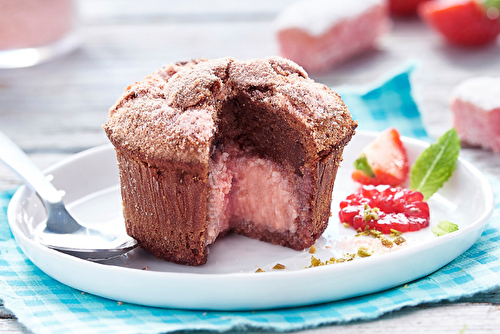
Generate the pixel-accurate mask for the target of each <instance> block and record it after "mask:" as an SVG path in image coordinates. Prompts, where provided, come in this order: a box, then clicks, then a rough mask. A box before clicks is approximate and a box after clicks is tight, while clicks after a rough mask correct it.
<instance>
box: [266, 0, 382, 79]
mask: <svg viewBox="0 0 500 334" xmlns="http://www.w3.org/2000/svg"><path fill="white" fill-rule="evenodd" d="M275 24H276V36H277V40H278V44H279V48H280V54H281V56H283V57H286V58H289V59H291V60H293V61H294V62H296V63H297V64H299V65H300V66H302V67H304V68H305V69H306V70H307V71H309V72H310V73H311V74H313V73H314V74H321V73H322V72H325V71H327V70H329V69H331V68H333V67H335V66H337V65H338V64H340V63H341V62H344V61H346V60H347V59H349V58H351V57H353V56H356V55H358V54H359V53H362V52H364V51H367V50H369V49H372V48H374V47H375V46H376V45H377V44H378V41H379V39H380V38H381V36H382V35H384V34H385V33H386V32H387V31H389V29H390V27H391V24H392V23H391V20H390V17H389V9H388V3H387V1H386V0H334V1H331V0H310V1H299V2H295V3H294V4H293V5H291V6H290V7H288V8H287V9H285V10H284V11H283V12H281V13H280V14H279V15H278V17H277V18H276V22H275Z"/></svg>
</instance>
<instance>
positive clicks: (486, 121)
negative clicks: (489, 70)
mask: <svg viewBox="0 0 500 334" xmlns="http://www.w3.org/2000/svg"><path fill="white" fill-rule="evenodd" d="M499 92H500V78H494V77H474V78H469V79H467V80H464V81H463V82H461V83H460V84H458V85H457V86H456V87H455V89H454V90H453V92H452V94H451V98H450V109H451V112H452V115H453V126H454V127H455V129H456V130H457V133H458V135H459V137H460V140H461V142H462V143H463V144H465V145H466V146H477V147H482V148H485V149H488V150H491V151H494V152H497V153H500V94H499Z"/></svg>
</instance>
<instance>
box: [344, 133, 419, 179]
mask: <svg viewBox="0 0 500 334" xmlns="http://www.w3.org/2000/svg"><path fill="white" fill-rule="evenodd" d="M354 167H355V170H354V172H353V173H352V178H353V180H354V181H356V182H359V183H361V184H373V185H378V184H388V185H390V186H393V187H395V186H398V185H401V184H402V183H403V182H404V181H405V180H406V179H407V177H408V172H409V170H410V167H409V163H408V156H407V155H406V150H405V148H404V146H403V142H401V139H400V138H399V132H398V131H397V130H396V129H394V128H391V129H388V130H386V131H384V132H382V133H381V134H380V135H379V136H378V137H377V138H376V139H375V140H374V141H373V142H372V143H370V144H369V145H368V146H366V147H365V148H364V149H363V151H362V153H361V155H360V157H359V158H358V160H356V162H355V163H354Z"/></svg>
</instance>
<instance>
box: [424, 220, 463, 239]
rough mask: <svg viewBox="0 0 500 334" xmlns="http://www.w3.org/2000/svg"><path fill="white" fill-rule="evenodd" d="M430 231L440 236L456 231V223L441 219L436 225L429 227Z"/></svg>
mask: <svg viewBox="0 0 500 334" xmlns="http://www.w3.org/2000/svg"><path fill="white" fill-rule="evenodd" d="M431 231H432V233H434V234H435V235H436V236H438V237H440V236H442V235H445V234H448V233H451V232H455V231H458V225H457V224H453V223H452V222H449V221H447V220H441V221H440V222H439V223H438V225H437V226H436V227H433V228H431Z"/></svg>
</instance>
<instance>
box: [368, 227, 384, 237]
mask: <svg viewBox="0 0 500 334" xmlns="http://www.w3.org/2000/svg"><path fill="white" fill-rule="evenodd" d="M370 234H371V235H373V236H374V237H375V238H378V237H380V236H381V235H382V232H380V231H379V230H375V229H373V230H370Z"/></svg>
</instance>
